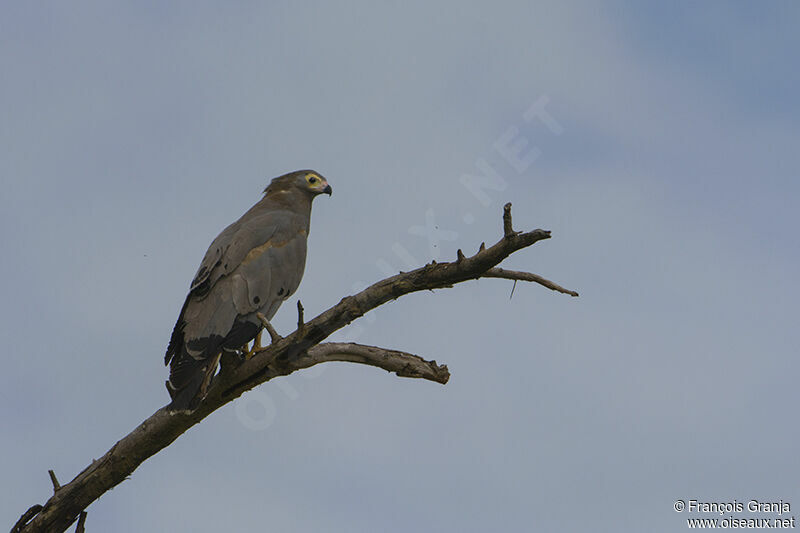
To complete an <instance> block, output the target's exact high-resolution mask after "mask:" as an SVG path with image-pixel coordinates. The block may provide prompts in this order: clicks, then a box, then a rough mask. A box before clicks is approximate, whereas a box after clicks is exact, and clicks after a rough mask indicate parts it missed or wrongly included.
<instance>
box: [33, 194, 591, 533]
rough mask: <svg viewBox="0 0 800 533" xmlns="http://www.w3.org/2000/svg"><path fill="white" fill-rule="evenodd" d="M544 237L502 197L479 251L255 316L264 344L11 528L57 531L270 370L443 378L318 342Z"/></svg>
mask: <svg viewBox="0 0 800 533" xmlns="http://www.w3.org/2000/svg"><path fill="white" fill-rule="evenodd" d="M549 238H550V232H549V231H545V230H541V229H537V230H533V231H529V232H524V233H523V232H517V231H514V230H513V228H512V226H511V206H510V204H509V205H506V206H505V208H504V211H503V238H502V239H500V240H499V241H498V242H497V243H496V244H494V245H493V246H491V247H490V248H486V246H485V244H484V243H481V246H480V249H479V251H478V252H477V253H476V254H475V255H473V256H471V257H462V256H461V255H459V257H458V260H457V261H454V262H452V263H431V264H428V265H425V266H423V267H421V268H418V269H416V270H412V271H411V272H401V273H400V274H397V275H395V276H391V277H389V278H386V279H383V280H381V281H378V282H377V283H374V284H373V285H371V286H369V287H367V288H366V289H364V290H363V291H361V292H359V293H357V294H355V295H353V296H347V297H345V298H343V299H342V300H341V301H340V302H339V303H338V304H336V305H334V306H333V307H331V308H330V309H328V310H327V311H325V312H323V313H322V314H320V315H318V316H317V317H315V318H313V319H312V320H310V321H308V322H305V323H303V324H302V327H299V328H298V330H296V331H294V332H293V333H291V334H290V335H288V336H287V337H284V338H280V336H279V335H278V334H277V332H275V330H274V328H272V326H271V325H270V324H269V321H268V320H266V317H263V319H262V322H264V326H265V327H266V328H267V331H269V332H270V336H271V337H272V339H273V343H272V344H271V345H270V346H268V347H266V348H262V349H261V350H258V351H257V352H256V353H255V355H253V356H252V357H250V358H249V359H247V360H245V361H242V362H238V361H237V360H236V359H235V358H234V357H227V358H223V363H222V369H221V370H220V373H218V374H217V376H215V378H214V379H213V381H212V382H211V386H210V388H209V391H208V395H207V396H206V398H205V399H204V400H203V401H202V402H201V403H200V405H199V406H198V408H197V409H196V410H195V411H194V412H191V413H184V412H181V413H170V412H168V411H167V410H166V409H164V408H161V409H159V410H158V411H156V412H155V413H154V414H153V415H152V416H150V418H148V419H147V420H145V421H144V422H142V423H141V424H140V425H139V426H138V427H136V428H135V429H134V430H133V431H132V432H131V433H129V434H128V435H126V436H125V437H123V438H122V439H121V440H120V441H119V442H117V443H116V444H115V445H114V446H112V447H111V449H110V450H109V451H107V452H106V453H105V455H103V456H102V457H101V458H100V459H97V460H96V461H92V463H91V464H90V465H89V466H87V467H86V468H85V469H84V470H83V471H82V472H80V473H79V474H78V475H77V476H76V477H75V479H73V480H72V481H70V482H69V483H67V484H66V485H63V486H61V488H60V489H59V490H58V491H57V492H56V493H55V494H54V495H53V496H51V497H50V499H49V500H48V501H47V502H46V503H45V505H44V507H43V508H39V509H38V514H36V515H35V516H33V518H32V519H30V517H29V518H28V520H30V522H28V521H27V520H25V521H22V520H20V522H21V523H22V526H21V527H20V528H19V530H20V531H24V532H33V531H37V532H48V533H49V532H55V531H64V530H65V529H66V528H67V527H69V525H70V524H72V523H73V522H75V520H77V519H78V518H79V516H80V514H81V512H82V511H83V510H84V509H86V507H88V506H89V504H91V503H92V502H93V501H95V500H96V499H97V498H99V497H100V496H101V495H102V494H103V493H104V492H106V491H108V490H109V489H111V488H113V487H114V486H116V485H118V484H119V483H121V482H122V481H124V480H125V479H127V478H128V477H129V476H130V475H131V473H132V472H133V471H134V470H136V468H137V467H138V466H139V465H140V464H142V462H144V461H145V460H147V458H149V457H151V456H152V455H154V454H156V453H158V452H159V451H160V450H162V449H163V448H165V447H167V446H169V445H170V444H171V443H172V442H173V441H174V440H175V439H177V438H178V437H179V436H180V435H181V434H183V433H184V432H185V431H186V430H187V429H189V428H191V427H192V426H194V425H195V424H197V423H199V422H200V421H202V420H203V419H204V418H205V417H207V416H208V415H210V414H211V413H213V412H214V411H216V410H217V409H219V408H220V407H222V406H223V405H225V404H226V403H228V402H231V401H233V400H234V399H235V398H237V397H238V396H240V395H241V394H243V393H244V392H245V391H247V390H249V389H252V388H253V387H255V386H257V385H259V384H261V383H264V382H266V381H269V380H270V379H272V378H274V377H276V376H283V375H287V374H290V373H292V372H294V371H296V370H299V369H302V368H308V367H310V366H313V365H315V364H319V363H322V362H326V361H350V362H357V363H362V364H368V365H372V366H376V367H380V368H384V369H386V370H388V371H390V372H394V373H396V374H397V375H398V376H403V377H419V378H423V379H428V380H432V381H436V382H439V383H445V382H447V378H448V377H449V373H448V371H447V367H445V366H439V365H437V364H436V362H434V361H432V362H427V361H425V360H423V359H421V358H419V357H417V356H414V355H411V354H407V353H404V352H398V351H394V350H386V349H383V348H376V347H372V346H361V345H353V344H341V343H327V344H320V343H321V342H322V341H323V340H324V339H325V338H327V337H328V336H329V335H331V334H332V333H334V332H335V331H337V330H339V329H341V328H343V327H344V326H346V325H348V324H350V323H351V322H353V321H354V320H356V319H358V318H360V317H361V316H363V315H364V314H365V313H367V312H369V311H370V310H372V309H375V308H376V307H379V306H381V305H383V304H385V303H387V302H389V301H391V300H395V299H397V298H399V297H401V296H403V295H405V294H410V293H413V292H418V291H425V290H432V289H441V288H445V287H451V286H453V285H455V284H457V283H461V282H463V281H467V280H472V279H478V278H481V277H508V276H509V275H511V274H509V272H510V271H500V270H493V269H494V268H495V267H496V266H497V265H498V264H500V262H502V261H503V260H504V259H505V258H506V257H508V256H509V255H511V254H512V253H514V252H516V251H518V250H521V249H523V248H526V247H528V246H531V245H533V244H534V243H536V242H539V241H541V240H544V239H549ZM487 274H488V275H487ZM499 274H502V275H499ZM521 274H525V275H526V276H535V275H533V274H530V275H529V274H526V273H521ZM510 279H515V278H510ZM520 279H522V278H520ZM526 281H536V282H538V283H541V284H543V285H545V286H548V287H549V288H553V286H555V287H557V286H556V285H555V284H553V283H552V282H547V280H543V278H540V277H538V276H535V279H533V278H532V279H526ZM546 283H549V284H550V285H547V284H546ZM551 285H552V286H551ZM553 290H558V289H556V288H553ZM562 292H566V293H567V294H571V292H567V290H566V289H562ZM576 295H577V294H576ZM298 322H299V323H300V322H302V321H301V320H298ZM31 509H35V507H34V508H31ZM29 512H31V511H29ZM32 512H33V513H34V514H35V513H36V511H32ZM23 518H25V517H24V516H23Z"/></svg>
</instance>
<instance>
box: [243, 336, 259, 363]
mask: <svg viewBox="0 0 800 533" xmlns="http://www.w3.org/2000/svg"><path fill="white" fill-rule="evenodd" d="M262 333H264V330H263V329H259V330H258V334H257V335H256V338H255V339H253V347H252V348H250V349H249V350H244V360H245V361H247V360H248V359H250V358H251V357H253V356H254V355H255V354H256V352H258V351H259V350H261V349H262V348H263V346H261V334H262ZM245 348H247V345H245Z"/></svg>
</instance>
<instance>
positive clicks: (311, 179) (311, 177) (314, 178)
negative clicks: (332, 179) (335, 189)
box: [306, 172, 328, 191]
mask: <svg viewBox="0 0 800 533" xmlns="http://www.w3.org/2000/svg"><path fill="white" fill-rule="evenodd" d="M306 183H307V184H308V187H309V188H310V189H312V190H315V191H323V190H324V189H325V188H326V187H327V186H328V182H327V180H326V179H325V178H323V177H322V176H320V175H319V174H315V173H314V172H309V173H308V174H306Z"/></svg>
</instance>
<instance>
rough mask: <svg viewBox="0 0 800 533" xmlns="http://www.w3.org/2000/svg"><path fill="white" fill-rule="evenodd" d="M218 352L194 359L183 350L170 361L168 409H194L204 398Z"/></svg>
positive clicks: (215, 366) (217, 361) (216, 361)
mask: <svg viewBox="0 0 800 533" xmlns="http://www.w3.org/2000/svg"><path fill="white" fill-rule="evenodd" d="M219 357H220V354H219V353H218V354H217V355H215V356H212V357H206V358H203V359H195V358H194V357H192V356H191V355H189V354H188V353H186V351H185V350H181V352H180V353H179V354H177V355H176V356H175V357H173V358H172V361H171V362H170V372H169V380H167V382H166V385H167V391H168V392H169V395H170V398H172V402H170V404H169V405H168V406H167V409H168V410H170V411H173V412H175V411H194V410H195V409H196V408H197V406H198V405H199V404H200V402H201V401H202V400H203V398H205V395H206V392H207V391H208V385H209V384H210V383H211V378H212V377H213V376H214V373H215V372H216V370H217V364H218V363H219Z"/></svg>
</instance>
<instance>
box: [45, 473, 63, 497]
mask: <svg viewBox="0 0 800 533" xmlns="http://www.w3.org/2000/svg"><path fill="white" fill-rule="evenodd" d="M47 473H48V474H50V481H52V482H53V492H54V493H55V492H58V490H59V489H60V488H61V484H60V483H59V482H58V479H57V478H56V473H55V472H53V471H52V470H48V471H47Z"/></svg>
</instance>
